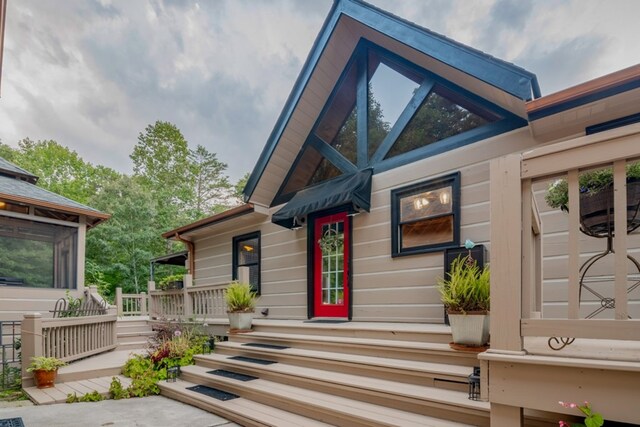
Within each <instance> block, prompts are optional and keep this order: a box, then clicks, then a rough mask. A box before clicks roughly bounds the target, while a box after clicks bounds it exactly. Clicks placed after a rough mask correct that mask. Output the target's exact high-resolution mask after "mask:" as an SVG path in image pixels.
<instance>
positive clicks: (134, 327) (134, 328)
mask: <svg viewBox="0 0 640 427" xmlns="http://www.w3.org/2000/svg"><path fill="white" fill-rule="evenodd" d="M116 331H117V332H118V334H120V333H126V332H144V333H153V331H152V330H151V326H149V325H148V324H147V323H146V322H145V323H133V324H129V323H124V324H123V323H121V322H118V323H117V324H116Z"/></svg>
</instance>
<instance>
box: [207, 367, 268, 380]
mask: <svg viewBox="0 0 640 427" xmlns="http://www.w3.org/2000/svg"><path fill="white" fill-rule="evenodd" d="M207 374H213V375H218V376H220V377H225V378H231V379H234V380H238V381H252V380H257V379H258V377H252V376H251V375H245V374H239V373H237V372H233V371H227V370H226V369H215V370H213V371H207Z"/></svg>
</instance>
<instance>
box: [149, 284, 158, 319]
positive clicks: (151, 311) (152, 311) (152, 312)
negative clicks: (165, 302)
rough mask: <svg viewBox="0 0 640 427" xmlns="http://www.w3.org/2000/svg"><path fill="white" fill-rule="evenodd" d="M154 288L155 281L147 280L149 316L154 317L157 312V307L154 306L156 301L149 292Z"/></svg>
mask: <svg viewBox="0 0 640 427" xmlns="http://www.w3.org/2000/svg"><path fill="white" fill-rule="evenodd" d="M155 290H156V282H154V281H153V280H149V281H148V282H147V292H148V293H149V318H150V319H152V318H155V317H157V314H158V308H157V307H156V301H155V298H153V296H151V292H153V291H155Z"/></svg>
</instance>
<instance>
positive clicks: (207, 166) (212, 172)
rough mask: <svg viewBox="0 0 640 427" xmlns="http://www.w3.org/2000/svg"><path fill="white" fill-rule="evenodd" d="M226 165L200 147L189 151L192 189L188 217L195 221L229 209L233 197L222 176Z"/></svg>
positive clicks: (228, 185) (230, 187)
mask: <svg viewBox="0 0 640 427" xmlns="http://www.w3.org/2000/svg"><path fill="white" fill-rule="evenodd" d="M226 169H227V165H226V163H222V162H221V161H219V160H218V159H217V157H216V153H211V152H209V151H208V150H207V149H206V148H205V147H203V146H202V145H198V146H197V147H196V149H195V150H189V176H188V179H189V184H190V186H191V188H192V189H193V193H194V194H193V198H192V200H191V203H190V205H191V206H190V212H189V215H190V217H191V219H193V220H195V219H198V218H203V217H205V216H207V215H208V214H211V213H217V212H222V211H224V210H226V209H227V208H229V204H230V197H232V196H233V193H232V186H231V184H230V183H229V178H228V177H227V176H226V175H224V171H225V170H226Z"/></svg>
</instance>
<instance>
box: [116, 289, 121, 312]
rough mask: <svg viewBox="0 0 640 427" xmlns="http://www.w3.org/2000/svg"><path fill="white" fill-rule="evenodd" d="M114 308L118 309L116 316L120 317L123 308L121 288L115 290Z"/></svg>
mask: <svg viewBox="0 0 640 427" xmlns="http://www.w3.org/2000/svg"><path fill="white" fill-rule="evenodd" d="M116 307H118V316H122V313H123V307H122V288H121V287H117V288H116Z"/></svg>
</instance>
